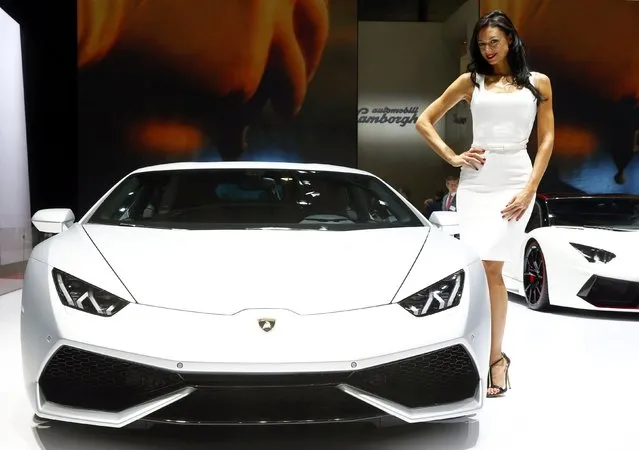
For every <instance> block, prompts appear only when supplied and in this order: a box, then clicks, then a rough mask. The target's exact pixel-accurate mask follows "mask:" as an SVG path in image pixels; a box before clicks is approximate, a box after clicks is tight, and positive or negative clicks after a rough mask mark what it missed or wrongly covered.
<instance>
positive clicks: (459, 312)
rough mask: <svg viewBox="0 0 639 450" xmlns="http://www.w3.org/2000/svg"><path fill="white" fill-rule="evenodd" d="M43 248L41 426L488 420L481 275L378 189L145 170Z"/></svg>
mask: <svg viewBox="0 0 639 450" xmlns="http://www.w3.org/2000/svg"><path fill="white" fill-rule="evenodd" d="M33 222H34V224H35V226H36V227H37V228H38V229H39V230H40V231H42V232H45V233H55V235H54V236H53V237H51V238H49V239H46V240H45V241H43V242H42V243H40V244H39V245H38V246H37V247H35V248H34V250H33V252H32V254H31V257H30V259H29V262H28V266H27V269H26V274H25V280H24V290H23V294H22V310H23V313H22V320H21V322H22V323H21V332H22V355H23V365H24V378H25V384H26V389H27V392H28V396H29V399H30V401H31V405H32V407H33V410H34V412H35V414H36V415H37V416H39V417H40V418H44V419H53V420H61V421H69V422H78V423H83V424H93V425H99V426H108V427H123V426H127V425H129V424H133V423H134V422H138V421H146V422H150V423H177V424H228V423H232V424H289V423H317V422H340V421H359V420H375V421H377V420H381V419H384V418H392V419H395V420H399V421H400V423H412V422H421V421H433V420H443V419H450V418H458V417H463V416H469V415H473V414H474V413H476V412H478V411H479V410H480V409H481V407H482V405H483V401H484V400H483V399H484V397H485V389H486V375H487V372H488V357H489V347H490V308H489V300H488V292H487V286H486V280H485V276H484V271H483V267H482V264H481V262H480V261H479V260H478V259H477V257H476V256H475V255H473V254H472V253H471V252H469V251H467V250H466V249H465V248H464V247H463V246H462V245H461V244H460V243H459V241H457V240H456V239H454V238H452V237H449V236H447V235H445V234H443V233H441V232H439V231H437V230H434V229H433V228H431V225H430V224H429V223H428V222H427V221H426V220H425V219H424V218H423V216H421V215H420V214H419V212H418V211H417V210H416V209H415V208H414V207H413V206H411V205H410V204H409V203H408V202H406V201H405V200H404V199H403V197H402V196H401V195H399V194H398V193H397V192H396V191H395V190H393V189H391V188H390V187H389V186H388V185H387V184H385V183H384V182H383V181H381V180H380V179H379V178H377V177H375V176H373V175H371V174H369V173H366V172H363V171H358V170H354V169H348V168H343V167H334V166H322V165H305V164H283V163H282V164H280V163H210V164H209V163H183V164H174V165H163V166H156V167H150V168H145V169H141V170H138V171H135V172H134V173H131V174H130V175H128V176H127V177H125V178H124V179H123V180H121V181H120V182H119V183H117V185H116V186H114V187H113V188H112V189H111V190H110V191H109V192H108V193H106V194H105V196H104V197H103V198H102V199H100V200H99V201H98V202H97V204H96V205H95V206H94V207H93V208H91V210H90V211H88V213H87V214H86V215H85V216H84V217H83V218H81V219H80V220H79V221H77V222H75V218H74V215H73V213H72V212H71V211H70V210H64V209H56V210H44V211H40V212H38V213H36V214H35V216H34V217H33Z"/></svg>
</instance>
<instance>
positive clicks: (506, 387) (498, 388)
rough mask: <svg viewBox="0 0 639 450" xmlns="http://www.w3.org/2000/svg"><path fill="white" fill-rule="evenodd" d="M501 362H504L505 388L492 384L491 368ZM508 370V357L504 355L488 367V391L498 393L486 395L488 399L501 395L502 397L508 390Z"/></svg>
mask: <svg viewBox="0 0 639 450" xmlns="http://www.w3.org/2000/svg"><path fill="white" fill-rule="evenodd" d="M502 360H505V361H506V369H505V371H504V377H505V382H506V386H505V387H502V386H497V385H496V384H494V383H493V381H494V380H493V367H495V366H496V365H497V364H498V363H499V362H501V361H502ZM508 369H510V358H509V357H508V356H506V354H505V353H502V354H501V358H499V359H498V360H497V361H495V362H494V363H492V364H491V365H490V367H489V368H488V390H494V389H497V390H498V392H496V393H488V394H487V396H488V397H499V396H501V395H504V394H505V393H506V392H507V391H508V389H510V377H509V375H508Z"/></svg>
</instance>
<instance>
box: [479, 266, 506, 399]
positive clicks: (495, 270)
mask: <svg viewBox="0 0 639 450" xmlns="http://www.w3.org/2000/svg"><path fill="white" fill-rule="evenodd" d="M483 263H484V268H485V269H486V279H487V281H488V292H489V295H490V310H491V312H490V315H491V320H492V335H491V346H490V347H491V348H490V364H491V365H492V364H495V363H496V364H495V365H494V366H492V367H491V376H492V384H493V385H494V386H496V387H492V388H491V387H490V386H489V388H488V395H497V394H499V393H500V389H499V388H503V389H506V387H507V386H506V369H507V362H506V359H505V358H503V354H502V348H501V346H502V342H503V339H504V330H505V328H506V313H507V311H508V291H506V285H505V284H504V279H503V277H502V269H503V267H504V263H503V262H502V261H484V262H483Z"/></svg>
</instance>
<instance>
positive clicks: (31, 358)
mask: <svg viewBox="0 0 639 450" xmlns="http://www.w3.org/2000/svg"><path fill="white" fill-rule="evenodd" d="M50 270H51V268H50V267H47V266H46V265H45V264H42V263H39V262H37V261H35V262H34V261H32V262H31V263H30V264H29V266H28V268H27V274H26V276H25V278H26V280H27V282H26V283H25V287H24V290H23V299H22V320H21V322H22V331H21V332H22V354H23V370H24V378H25V384H26V388H27V393H28V396H29V399H30V401H31V404H32V407H33V409H34V412H35V413H36V414H37V415H38V416H40V417H42V418H45V419H52V420H61V421H69V422H77V423H83V424H91V425H99V426H109V427H123V426H126V425H129V424H131V423H133V422H136V421H139V420H145V421H152V422H164V423H181V424H185V423H186V424H211V425H212V424H231V423H232V424H271V423H316V422H339V421H356V420H370V419H375V418H379V417H383V416H393V417H395V418H397V419H400V420H402V421H404V422H409V423H412V422H421V421H434V420H445V419H450V418H456V417H462V416H469V415H473V414H475V413H477V412H478V411H479V410H480V409H481V407H482V405H483V399H484V392H485V386H486V373H487V370H488V365H487V362H488V352H489V347H490V311H489V302H488V298H487V292H486V290H485V278H484V274H483V267H482V266H481V263H479V262H478V263H476V264H474V265H473V266H470V267H467V268H466V272H467V276H466V283H465V287H464V293H463V298H462V301H461V303H460V305H459V306H457V307H454V308H452V309H450V310H447V311H443V312H440V313H437V314H434V315H432V316H428V317H422V318H416V317H414V316H412V315H411V314H410V313H408V312H407V311H405V310H404V309H403V308H402V307H401V306H399V305H397V304H390V305H384V306H379V307H371V308H366V309H360V310H353V311H344V312H338V313H330V314H317V315H306V316H302V315H298V314H295V313H294V312H291V311H286V310H245V311H242V312H240V313H238V314H235V315H232V316H221V315H212V314H199V313H193V312H184V311H178V310H169V309H163V308H155V307H148V306H143V305H139V304H130V305H128V306H127V307H126V308H124V309H123V310H122V311H120V312H118V313H117V314H116V315H115V316H113V317H110V318H102V317H97V316H93V315H89V314H87V313H84V312H80V311H76V310H73V309H69V308H67V307H65V306H64V305H63V304H62V303H61V302H60V301H59V299H58V296H57V292H56V290H55V287H54V285H53V282H52V278H51V276H50ZM264 318H269V319H275V326H274V327H273V329H272V330H271V331H269V332H265V331H263V330H262V328H261V327H260V326H259V323H258V322H259V320H260V319H264Z"/></svg>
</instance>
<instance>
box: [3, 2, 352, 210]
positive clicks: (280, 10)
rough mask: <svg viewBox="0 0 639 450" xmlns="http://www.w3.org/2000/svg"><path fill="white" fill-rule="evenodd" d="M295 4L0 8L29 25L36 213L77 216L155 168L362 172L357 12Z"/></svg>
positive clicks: (27, 73)
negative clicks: (323, 166)
mask: <svg viewBox="0 0 639 450" xmlns="http://www.w3.org/2000/svg"><path fill="white" fill-rule="evenodd" d="M289 3H291V2H288V1H280V0H262V1H258V2H251V3H250V4H251V5H252V6H251V7H252V8H253V9H252V10H247V9H246V6H242V5H249V3H244V2H238V1H235V0H224V1H217V2H210V1H206V0H185V1H181V2H175V1H173V0H155V1H152V2H138V1H137V0H110V1H104V0H78V1H77V2H76V1H75V0H64V1H56V2H42V1H39V0H0V7H2V8H3V9H4V10H5V11H6V12H7V13H9V14H10V15H11V16H12V17H13V18H14V19H15V20H17V21H18V22H19V23H20V25H21V34H22V45H23V71H24V84H25V101H26V116H27V145H28V152H29V172H30V181H31V204H32V210H33V211H36V210H38V209H41V208H49V207H70V208H72V209H73V210H74V212H75V213H76V215H77V216H79V215H81V214H83V213H84V212H85V211H86V210H87V209H88V207H90V205H91V204H92V203H94V202H95V201H96V200H97V199H98V198H99V197H100V196H101V195H102V194H103V193H104V192H105V191H106V189H108V188H109V187H110V186H111V185H112V184H113V183H115V182H116V181H117V180H118V179H119V178H120V177H122V176H123V175H125V174H126V173H128V172H129V171H131V170H134V169H136V168H138V167H140V166H143V165H148V164H157V163H163V162H171V161H216V160H222V159H226V160H242V159H244V160H246V159H250V160H284V161H301V162H324V163H335V164H343V165H348V166H356V165H357V124H356V122H355V120H353V118H354V117H356V114H357V2H356V0H339V1H334V0H333V1H325V0H301V1H298V2H296V4H297V5H298V6H297V7H296V8H295V9H290V10H287V9H286V4H289ZM144 4H147V5H154V8H155V9H150V8H149V9H144V8H142V7H137V8H130V6H131V5H133V6H137V5H144ZM278 5H280V6H278ZM185 6H188V7H185ZM158 7H159V8H158ZM78 13H80V14H78ZM124 19H126V20H124ZM118 20H121V21H122V22H121V23H122V24H123V23H125V22H126V23H127V27H124V28H123V27H119V26H118V23H117V21H118ZM214 25H215V26H214ZM113 30H116V32H115V33H113ZM173 44H175V45H173ZM260 58H262V59H260Z"/></svg>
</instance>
